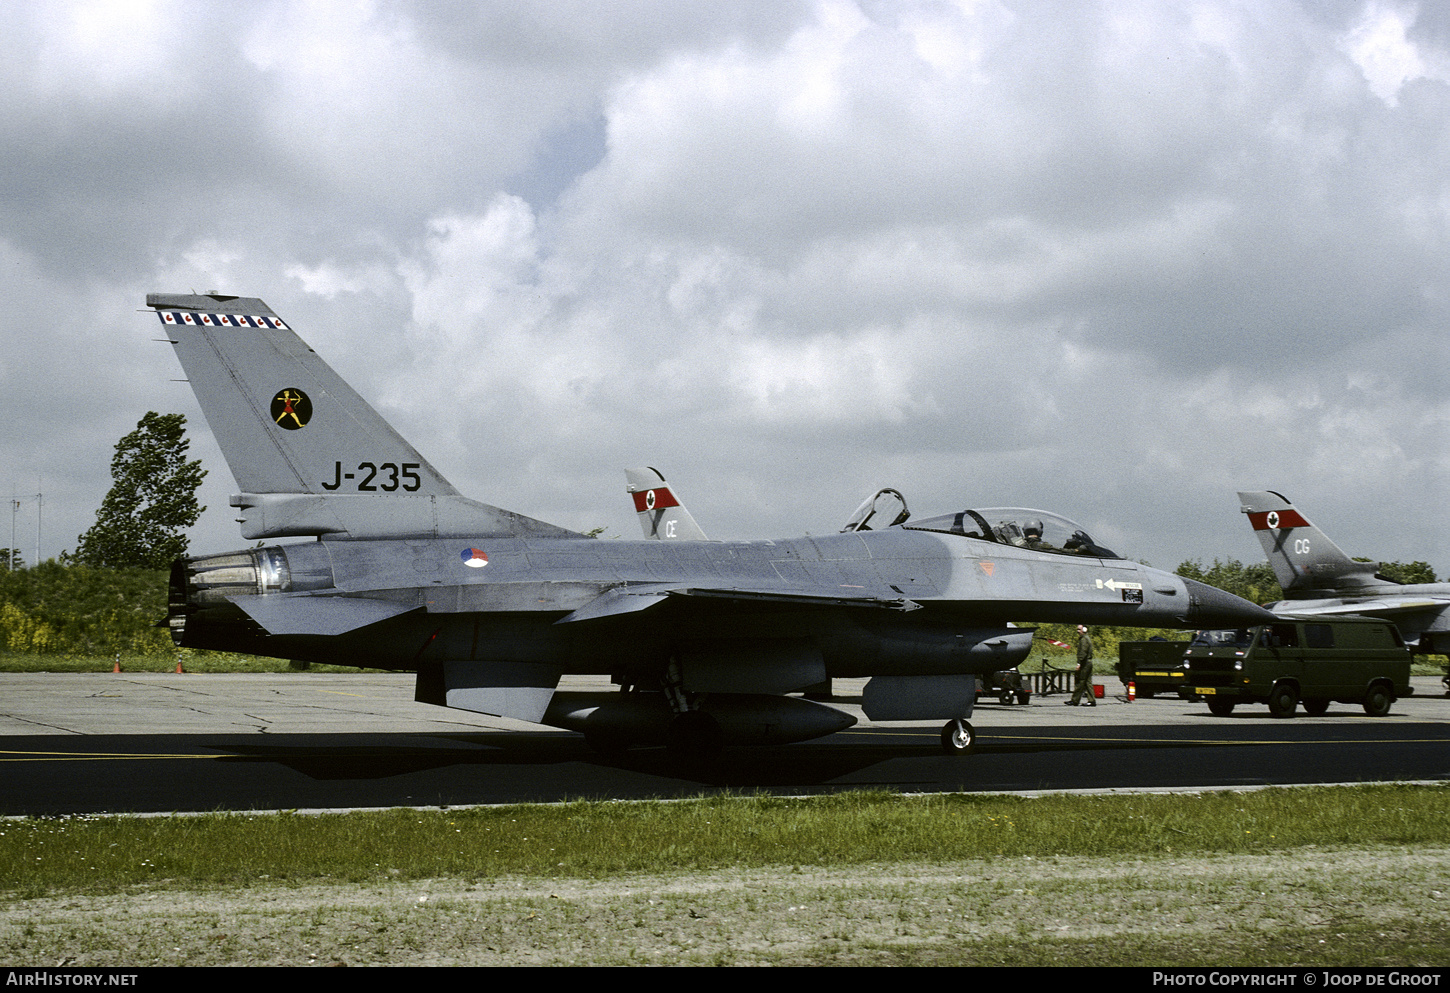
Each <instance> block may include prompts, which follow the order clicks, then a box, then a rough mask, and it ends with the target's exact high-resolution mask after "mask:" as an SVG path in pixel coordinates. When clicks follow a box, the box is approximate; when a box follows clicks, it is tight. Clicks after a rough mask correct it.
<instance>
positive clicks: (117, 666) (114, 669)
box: [111, 652, 121, 672]
mask: <svg viewBox="0 0 1450 993" xmlns="http://www.w3.org/2000/svg"><path fill="white" fill-rule="evenodd" d="M111 671H112V672H120V671H121V653H120V652H117V653H116V662H115V664H114V665H112V666H111Z"/></svg>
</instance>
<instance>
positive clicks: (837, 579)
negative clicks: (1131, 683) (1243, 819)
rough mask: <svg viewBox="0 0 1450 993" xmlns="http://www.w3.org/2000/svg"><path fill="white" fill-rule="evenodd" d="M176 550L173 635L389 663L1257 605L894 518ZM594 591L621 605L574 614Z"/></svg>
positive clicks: (833, 637) (1206, 613) (1163, 615)
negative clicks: (313, 616)
mask: <svg viewBox="0 0 1450 993" xmlns="http://www.w3.org/2000/svg"><path fill="white" fill-rule="evenodd" d="M248 560H250V561H251V562H252V563H253V565H251V566H247V565H246V564H245V562H246V561H248ZM213 562H224V563H225V568H222V569H219V570H211V572H212V573H215V574H216V575H217V576H219V577H222V581H219V582H213V581H209V580H208V579H207V578H206V577H207V576H208V575H209V572H208V568H207V567H208V563H213ZM178 568H179V569H181V572H180V573H178V574H177V575H176V576H175V577H174V578H173V596H172V603H173V611H172V614H173V631H174V633H175V634H176V636H177V638H178V642H179V643H180V644H183V645H191V646H194V647H199V648H213V649H219V650H232V651H248V652H253V653H257V654H266V655H274V656H278V657H286V658H299V659H308V660H311V661H329V662H338V663H341V664H347V665H359V666H371V667H379V668H394V669H412V668H416V667H417V666H418V664H419V663H420V662H421V661H426V660H429V659H434V658H447V659H454V660H477V661H511V662H536V663H547V664H551V665H554V666H556V667H558V668H559V669H560V670H561V671H563V672H576V673H598V672H605V673H620V672H630V671H636V670H655V669H658V668H659V667H660V666H662V665H664V664H665V663H666V662H667V660H668V659H669V657H671V655H672V654H675V653H677V652H678V651H679V650H680V649H681V647H682V646H684V647H688V646H690V645H694V644H706V643H710V644H720V643H725V644H727V645H728V644H732V643H733V644H735V645H737V646H739V647H740V650H741V651H750V650H751V647H752V646H753V645H761V644H768V643H779V642H795V643H802V644H809V645H810V646H812V647H813V648H814V649H816V650H819V651H820V652H821V654H822V656H823V658H824V662H825V665H826V669H827V672H828V674H829V675H832V676H856V675H878V674H893V673H901V674H916V673H924V672H925V673H946V672H977V671H992V670H993V669H996V668H1002V667H1003V666H1002V663H1001V660H1000V659H997V658H993V657H991V654H990V653H984V652H983V651H982V650H981V649H980V648H978V649H975V654H974V649H973V646H974V645H977V643H978V642H980V641H981V640H982V636H983V633H984V632H987V631H992V630H996V629H1000V628H1004V627H1005V626H1006V625H1008V624H1009V623H1030V622H1078V623H1090V624H1114V625H1129V626H1145V627H1209V626H1234V625H1241V624H1247V623H1254V622H1261V621H1262V620H1263V617H1262V616H1260V613H1256V612H1257V611H1258V610H1259V609H1258V608H1254V607H1252V606H1251V605H1248V604H1245V603H1244V602H1243V601H1239V600H1236V599H1234V598H1231V597H1228V596H1227V595H1225V594H1221V593H1219V591H1217V590H1214V589H1212V588H1211V587H1206V586H1203V585H1202V584H1198V583H1194V582H1192V581H1191V580H1184V579H1182V578H1180V577H1178V576H1175V575H1172V574H1170V573H1166V572H1162V571H1160V570H1156V569H1151V568H1149V567H1147V566H1143V565H1140V564H1138V563H1135V562H1130V561H1127V560H1123V559H1104V558H1098V557H1093V556H1078V555H1061V554H1058V555H1051V554H1044V553H1042V552H1037V551H1033V550H1029V549H1023V548H1017V547H1013V546H1010V545H1004V544H996V543H991V542H984V541H981V540H978V539H973V538H969V537H964V536H960V535H943V534H940V533H935V532H928V531H913V530H910V529H907V528H890V529H887V530H883V531H873V532H858V533H853V534H839V535H827V536H822V537H807V538H795V539H788V540H779V541H743V542H730V541H680V542H656V541H612V540H595V539H563V540H561V539H527V538H512V537H510V538H479V539H476V540H473V541H464V540H457V539H419V540H370V541H354V540H322V541H316V542H308V543H301V544H292V545H280V546H272V547H270V548H265V549H256V550H249V551H245V552H236V553H230V554H229V555H227V556H211V557H205V558H199V559H193V560H188V562H186V563H182V564H180V565H179V567H178ZM188 572H189V576H190V578H189V579H188ZM605 594H611V595H612V599H611V601H610V602H611V603H615V602H617V603H620V604H623V606H622V607H618V608H615V609H611V610H608V611H602V612H600V611H598V610H597V608H596V610H595V612H594V613H591V612H590V608H591V605H595V604H596V603H598V602H599V598H600V597H602V596H604V595H605ZM631 595H632V596H631ZM238 596H241V597H253V596H261V597H267V598H269V601H268V603H269V604H271V605H273V609H274V611H275V610H276V609H278V607H277V605H281V608H282V609H285V608H288V607H291V606H292V604H291V603H290V601H294V600H298V599H301V598H307V599H312V598H345V599H347V600H369V601H378V602H382V603H384V604H386V605H388V607H389V608H390V609H394V610H396V611H398V612H397V613H396V615H395V616H391V617H388V618H386V619H384V620H381V621H379V622H376V623H371V624H367V625H364V626H361V627H358V628H356V629H354V630H349V631H347V632H344V633H341V634H339V635H335V636H332V635H327V636H324V635H318V634H287V633H283V634H276V633H269V632H268V630H267V629H266V627H265V626H264V625H263V624H259V623H257V622H256V620H255V619H254V618H253V616H251V615H250V614H249V613H248V612H247V611H244V610H242V609H239V608H238V607H237V606H236V605H235V604H233V603H232V602H231V601H232V600H233V599H234V598H236V597H238ZM274 597H281V598H286V599H287V600H288V601H289V602H288V603H285V604H284V603H283V602H282V601H277V600H271V599H270V598H274ZM636 598H637V599H636ZM298 609H301V608H300V607H299V608H298ZM576 612H580V613H579V614H578V615H576ZM253 613H257V614H259V615H260V612H259V611H254V612H253ZM1250 613H1253V614H1254V616H1253V617H1249V616H1248V615H1249V614H1250ZM178 622H179V623H178Z"/></svg>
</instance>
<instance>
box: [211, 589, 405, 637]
mask: <svg viewBox="0 0 1450 993" xmlns="http://www.w3.org/2000/svg"><path fill="white" fill-rule="evenodd" d="M231 599H232V602H233V603H235V604H236V605H237V606H238V607H240V608H242V610H244V611H246V613H247V616H248V617H250V618H251V619H252V620H254V621H256V622H257V623H258V624H260V625H262V627H263V628H264V629H265V630H266V632H267V633H268V634H273V635H288V634H316V635H338V634H346V633H347V632H349V631H356V630H357V629H358V628H365V627H367V626H368V625H369V624H376V623H378V622H379V621H385V620H387V619H388V618H390V617H397V616H398V615H399V614H406V613H408V612H409V611H412V610H422V609H423V608H422V607H410V606H408V605H407V604H402V603H397V602H395V601H392V600H366V599H361V598H358V597H340V596H325V597H324V596H285V595H281V596H279V595H276V594H272V595H266V596H237V597H232V598H231Z"/></svg>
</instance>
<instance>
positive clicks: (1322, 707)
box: [1304, 699, 1329, 717]
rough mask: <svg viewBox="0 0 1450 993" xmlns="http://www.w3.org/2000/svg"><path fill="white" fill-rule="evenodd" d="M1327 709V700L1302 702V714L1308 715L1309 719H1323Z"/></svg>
mask: <svg viewBox="0 0 1450 993" xmlns="http://www.w3.org/2000/svg"><path fill="white" fill-rule="evenodd" d="M1328 709H1329V701H1328V700H1320V699H1313V700H1305V701H1304V713H1306V714H1308V715H1309V716H1310V717H1323V716H1324V712H1325V711H1327V710H1328Z"/></svg>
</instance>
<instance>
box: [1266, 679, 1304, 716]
mask: <svg viewBox="0 0 1450 993" xmlns="http://www.w3.org/2000/svg"><path fill="white" fill-rule="evenodd" d="M1297 706H1299V691H1298V690H1297V689H1295V688H1294V684H1293V683H1280V684H1279V685H1278V686H1275V687H1274V689H1273V690H1272V691H1271V692H1270V693H1269V713H1271V714H1273V715H1274V716H1275V717H1293V716H1294V708H1295V707H1297Z"/></svg>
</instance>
